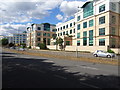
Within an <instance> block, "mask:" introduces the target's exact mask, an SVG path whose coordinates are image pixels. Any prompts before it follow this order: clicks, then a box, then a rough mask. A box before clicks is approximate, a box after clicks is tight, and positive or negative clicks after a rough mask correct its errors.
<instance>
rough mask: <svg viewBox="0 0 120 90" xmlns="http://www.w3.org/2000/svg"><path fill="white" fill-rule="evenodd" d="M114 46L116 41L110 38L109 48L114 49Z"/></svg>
mask: <svg viewBox="0 0 120 90" xmlns="http://www.w3.org/2000/svg"><path fill="white" fill-rule="evenodd" d="M115 45H116V39H115V38H111V48H115Z"/></svg>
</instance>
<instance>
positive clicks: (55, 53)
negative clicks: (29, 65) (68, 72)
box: [27, 50, 120, 60]
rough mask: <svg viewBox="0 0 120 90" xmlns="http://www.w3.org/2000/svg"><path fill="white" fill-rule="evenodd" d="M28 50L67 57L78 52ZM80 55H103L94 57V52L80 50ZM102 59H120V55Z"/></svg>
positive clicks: (74, 55)
mask: <svg viewBox="0 0 120 90" xmlns="http://www.w3.org/2000/svg"><path fill="white" fill-rule="evenodd" d="M27 52H32V53H33V52H34V53H42V54H49V55H55V56H56V55H57V56H58V55H59V56H66V57H77V53H76V52H68V51H51V50H27ZM78 57H86V58H93V59H96V58H101V57H94V56H93V54H92V53H83V52H78ZM102 59H108V60H118V59H120V56H116V57H114V58H102Z"/></svg>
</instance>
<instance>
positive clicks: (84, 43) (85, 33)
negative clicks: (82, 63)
mask: <svg viewBox="0 0 120 90" xmlns="http://www.w3.org/2000/svg"><path fill="white" fill-rule="evenodd" d="M86 45H87V31H85V32H83V46H86Z"/></svg>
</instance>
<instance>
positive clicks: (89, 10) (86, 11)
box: [83, 2, 93, 18]
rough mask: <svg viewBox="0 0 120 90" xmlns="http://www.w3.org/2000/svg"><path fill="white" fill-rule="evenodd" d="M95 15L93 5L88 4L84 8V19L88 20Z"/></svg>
mask: <svg viewBox="0 0 120 90" xmlns="http://www.w3.org/2000/svg"><path fill="white" fill-rule="evenodd" d="M91 15H93V3H92V2H91V3H89V4H87V5H86V6H85V7H84V8H83V18H86V17H88V16H91Z"/></svg>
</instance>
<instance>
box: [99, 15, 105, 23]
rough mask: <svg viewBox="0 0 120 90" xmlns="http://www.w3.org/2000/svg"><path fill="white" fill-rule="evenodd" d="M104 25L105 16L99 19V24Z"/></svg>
mask: <svg viewBox="0 0 120 90" xmlns="http://www.w3.org/2000/svg"><path fill="white" fill-rule="evenodd" d="M104 23H105V16H103V17H100V18H99V24H104Z"/></svg>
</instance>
